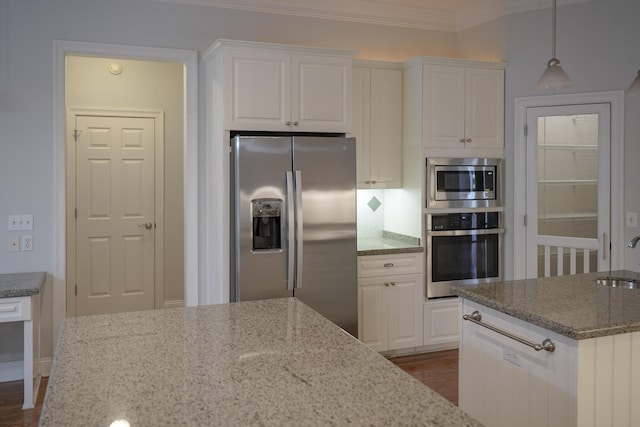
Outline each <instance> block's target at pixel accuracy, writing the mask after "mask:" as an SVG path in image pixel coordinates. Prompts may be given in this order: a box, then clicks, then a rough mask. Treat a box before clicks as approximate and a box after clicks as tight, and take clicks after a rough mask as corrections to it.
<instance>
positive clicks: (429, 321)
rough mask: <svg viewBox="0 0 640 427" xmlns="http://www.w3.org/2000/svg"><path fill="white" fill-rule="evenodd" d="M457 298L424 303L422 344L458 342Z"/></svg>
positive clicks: (458, 317)
mask: <svg viewBox="0 0 640 427" xmlns="http://www.w3.org/2000/svg"><path fill="white" fill-rule="evenodd" d="M458 313H459V310H458V299H457V298H445V299H436V300H429V301H427V302H425V303H424V345H438V344H452V345H453V344H456V345H457V344H458V328H459V325H460V320H459V319H460V316H459V314H458Z"/></svg>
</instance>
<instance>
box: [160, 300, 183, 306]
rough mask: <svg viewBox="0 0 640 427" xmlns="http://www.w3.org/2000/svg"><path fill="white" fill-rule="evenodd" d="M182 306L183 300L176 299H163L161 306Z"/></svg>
mask: <svg viewBox="0 0 640 427" xmlns="http://www.w3.org/2000/svg"><path fill="white" fill-rule="evenodd" d="M177 307H184V300H181V299H178V300H173V301H165V302H164V303H163V304H162V308H177Z"/></svg>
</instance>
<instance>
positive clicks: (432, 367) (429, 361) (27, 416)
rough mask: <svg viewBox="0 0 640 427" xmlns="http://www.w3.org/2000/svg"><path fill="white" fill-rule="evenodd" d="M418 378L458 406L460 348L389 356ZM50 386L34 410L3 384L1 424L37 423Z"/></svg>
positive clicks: (16, 387) (15, 384) (17, 384)
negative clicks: (24, 406) (25, 405)
mask: <svg viewBox="0 0 640 427" xmlns="http://www.w3.org/2000/svg"><path fill="white" fill-rule="evenodd" d="M389 360H390V361H391V362H393V363H394V364H395V365H396V366H398V367H399V368H400V369H402V370H404V371H405V372H407V373H409V374H410V375H411V376H413V377H414V378H416V379H417V380H418V381H420V382H422V383H424V384H426V385H427V386H429V387H431V388H432V389H433V390H435V391H436V392H437V393H440V394H441V395H442V396H444V397H445V398H446V399H448V400H449V401H451V402H452V403H453V404H454V405H458V350H446V351H437V352H433V353H425V354H418V355H413V356H402V357H395V358H391V359H389ZM46 388H47V378H43V379H42V382H41V383H40V389H39V390H38V399H37V401H36V407H35V408H34V409H28V410H25V411H23V410H22V393H23V385H22V381H12V382H7V383H0V427H23V426H24V427H27V426H37V425H38V419H39V418H40V411H41V410H42V402H43V401H44V394H45V390H46Z"/></svg>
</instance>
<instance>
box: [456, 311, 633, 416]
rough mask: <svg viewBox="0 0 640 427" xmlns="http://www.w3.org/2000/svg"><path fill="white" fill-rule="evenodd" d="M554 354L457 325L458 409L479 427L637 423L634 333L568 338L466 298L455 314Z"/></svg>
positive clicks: (478, 328) (474, 327)
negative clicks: (550, 345)
mask: <svg viewBox="0 0 640 427" xmlns="http://www.w3.org/2000/svg"><path fill="white" fill-rule="evenodd" d="M476 310H477V311H478V312H480V314H481V316H482V322H483V323H487V324H489V325H492V326H495V327H497V328H499V329H500V330H502V331H506V332H508V333H511V334H514V335H517V336H519V337H522V338H524V339H526V340H528V341H531V342H533V343H542V342H543V341H544V340H545V339H547V338H549V339H551V340H552V341H553V342H554V344H555V350H554V351H553V352H548V351H545V350H541V351H535V350H534V349H532V348H530V347H528V346H526V345H524V344H522V343H520V342H518V341H515V340H513V339H511V338H509V337H506V336H503V335H501V334H499V333H497V332H494V331H492V330H490V329H487V328H485V327H483V326H480V325H477V324H475V323H472V322H471V321H465V320H461V328H460V331H461V338H460V353H459V354H460V362H459V363H460V365H459V406H460V409H462V410H463V411H465V412H467V413H468V414H469V415H471V416H472V417H474V418H476V419H477V420H478V421H480V422H481V423H482V424H484V425H485V426H487V427H496V426H505V427H507V426H508V427H511V426H533V425H536V426H557V427H598V426H622V427H631V426H639V425H640V405H638V404H637V402H636V401H637V396H640V366H637V365H638V363H637V360H638V356H637V355H638V354H639V353H638V352H640V332H632V333H626V334H619V335H610V336H604V337H597V338H590V339H584V340H574V339H571V338H568V337H565V336H563V335H559V334H557V333H555V332H552V331H549V330H547V329H543V328H541V327H538V326H535V325H532V324H530V323H527V322H524V321H522V320H520V319H516V318H514V317H512V316H509V315H507V314H504V313H501V312H498V311H495V310H492V309H490V308H487V307H485V306H482V305H480V304H476V303H473V302H471V301H468V300H464V299H461V300H460V311H461V315H463V314H471V313H473V312H474V311H476Z"/></svg>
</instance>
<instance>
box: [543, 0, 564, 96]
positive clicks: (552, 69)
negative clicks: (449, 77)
mask: <svg viewBox="0 0 640 427" xmlns="http://www.w3.org/2000/svg"><path fill="white" fill-rule="evenodd" d="M551 15H552V32H551V40H552V56H551V59H550V60H549V62H548V63H547V69H546V70H544V73H543V74H542V77H540V80H538V85H537V86H536V89H537V90H548V89H554V90H557V89H562V88H565V87H569V86H571V80H569V77H568V76H567V73H565V72H564V70H563V69H562V67H561V66H560V60H559V59H558V58H556V0H553V6H552V13H551Z"/></svg>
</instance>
